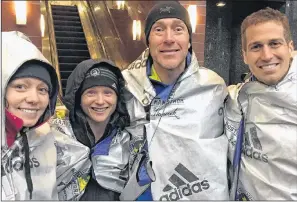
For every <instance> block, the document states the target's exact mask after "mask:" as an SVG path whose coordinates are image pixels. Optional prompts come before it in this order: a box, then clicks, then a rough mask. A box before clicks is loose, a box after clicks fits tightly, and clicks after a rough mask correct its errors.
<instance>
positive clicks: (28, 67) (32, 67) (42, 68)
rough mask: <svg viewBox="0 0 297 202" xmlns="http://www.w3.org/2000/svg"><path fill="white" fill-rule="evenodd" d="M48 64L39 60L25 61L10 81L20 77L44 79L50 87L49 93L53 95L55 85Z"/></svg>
mask: <svg viewBox="0 0 297 202" xmlns="http://www.w3.org/2000/svg"><path fill="white" fill-rule="evenodd" d="M46 66H47V64H43V63H42V62H37V61H29V62H26V63H24V64H23V65H22V66H21V67H20V68H19V69H18V70H17V71H16V73H15V74H14V75H13V76H12V77H11V79H10V80H9V83H10V82H11V81H13V80H15V79H19V78H36V79H39V80H41V81H43V82H44V83H45V84H46V85H47V86H48V89H49V95H51V92H52V89H53V86H52V82H51V76H50V73H49V70H48V69H47V67H46Z"/></svg>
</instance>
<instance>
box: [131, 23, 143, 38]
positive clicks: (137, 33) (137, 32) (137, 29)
mask: <svg viewBox="0 0 297 202" xmlns="http://www.w3.org/2000/svg"><path fill="white" fill-rule="evenodd" d="M132 33H133V40H134V41H135V40H138V41H139V40H140V38H141V21H140V20H133V26H132Z"/></svg>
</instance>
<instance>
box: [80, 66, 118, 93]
mask: <svg viewBox="0 0 297 202" xmlns="http://www.w3.org/2000/svg"><path fill="white" fill-rule="evenodd" d="M103 64H104V65H105V63H101V64H100V66H95V67H93V68H92V69H90V70H89V71H88V72H87V74H86V77H85V79H84V81H83V83H82V86H81V91H80V93H81V94H82V93H83V92H84V91H85V90H87V89H88V88H92V87H94V86H105V87H109V88H111V89H113V90H114V91H115V92H116V94H118V91H119V82H118V77H117V76H116V74H115V73H113V72H112V71H111V70H110V69H108V66H106V65H107V64H106V65H105V66H106V67H105V66H102V65H103Z"/></svg>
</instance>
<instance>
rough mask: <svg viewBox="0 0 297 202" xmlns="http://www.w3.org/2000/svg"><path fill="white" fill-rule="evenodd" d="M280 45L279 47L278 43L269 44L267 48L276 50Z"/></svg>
mask: <svg viewBox="0 0 297 202" xmlns="http://www.w3.org/2000/svg"><path fill="white" fill-rule="evenodd" d="M280 45H281V43H280V42H271V43H270V44H269V46H270V47H272V48H278V47H279V46H280Z"/></svg>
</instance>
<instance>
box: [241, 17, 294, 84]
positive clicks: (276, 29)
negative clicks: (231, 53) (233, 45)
mask: <svg viewBox="0 0 297 202" xmlns="http://www.w3.org/2000/svg"><path fill="white" fill-rule="evenodd" d="M245 37H246V47H243V50H242V51H243V58H244V62H245V64H247V65H248V66H249V68H250V71H251V72H252V74H253V75H254V76H255V77H256V78H257V79H258V80H259V81H261V82H263V83H265V84H267V85H275V84H277V83H278V82H279V81H280V80H281V79H282V78H284V76H285V75H286V74H287V72H288V70H289V66H290V57H291V52H292V51H293V42H292V41H290V42H286V40H285V37H284V28H283V26H282V25H281V24H280V23H276V22H274V21H268V22H265V23H260V24H257V25H251V26H249V27H248V28H247V29H246V32H245Z"/></svg>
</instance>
